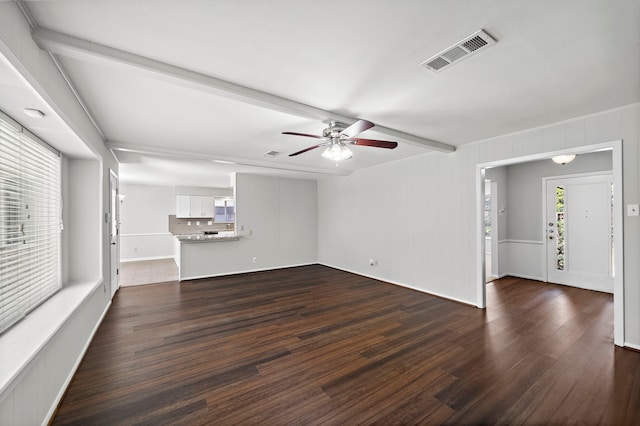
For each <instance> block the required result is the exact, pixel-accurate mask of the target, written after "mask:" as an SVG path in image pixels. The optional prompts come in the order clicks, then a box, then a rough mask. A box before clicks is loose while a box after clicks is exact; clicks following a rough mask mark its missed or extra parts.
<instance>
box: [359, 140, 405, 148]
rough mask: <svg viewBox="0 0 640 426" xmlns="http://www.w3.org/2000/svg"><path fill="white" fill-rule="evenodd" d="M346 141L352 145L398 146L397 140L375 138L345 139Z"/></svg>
mask: <svg viewBox="0 0 640 426" xmlns="http://www.w3.org/2000/svg"><path fill="white" fill-rule="evenodd" d="M347 142H349V143H351V144H354V145H361V146H373V147H376V148H387V149H394V148H395V147H397V146H398V142H391V141H379V140H375V139H347Z"/></svg>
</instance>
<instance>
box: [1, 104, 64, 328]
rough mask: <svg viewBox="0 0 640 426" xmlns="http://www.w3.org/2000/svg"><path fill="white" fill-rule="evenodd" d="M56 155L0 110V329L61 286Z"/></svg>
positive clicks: (59, 209) (19, 317)
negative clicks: (0, 112)
mask: <svg viewBox="0 0 640 426" xmlns="http://www.w3.org/2000/svg"><path fill="white" fill-rule="evenodd" d="M60 188H61V184H60V156H59V154H58V153H57V152H53V150H52V149H51V148H50V147H48V146H47V145H45V144H44V143H42V142H40V141H38V139H37V138H36V137H33V136H31V135H30V134H29V133H28V132H27V131H25V130H24V129H23V128H22V127H21V126H20V125H18V124H17V123H15V122H13V120H11V119H8V118H7V117H6V116H4V114H0V333H1V332H3V331H5V330H6V329H7V328H9V327H10V326H11V325H12V324H14V323H15V322H17V321H19V320H20V319H22V318H23V317H24V316H25V315H27V314H28V313H29V312H30V311H31V310H33V309H34V308H35V307H36V306H38V305H39V304H41V303H42V302H43V301H44V300H46V299H47V298H48V297H50V296H51V295H53V294H54V293H55V292H57V291H58V290H59V289H60V288H61V286H62V283H61V276H60V233H61V217H62V214H61V213H62V206H61V204H62V200H61V190H60Z"/></svg>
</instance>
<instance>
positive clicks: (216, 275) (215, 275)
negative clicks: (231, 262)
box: [180, 262, 318, 281]
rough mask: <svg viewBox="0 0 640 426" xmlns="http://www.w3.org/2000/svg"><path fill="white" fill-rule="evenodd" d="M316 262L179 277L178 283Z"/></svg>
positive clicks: (315, 263) (307, 264)
mask: <svg viewBox="0 0 640 426" xmlns="http://www.w3.org/2000/svg"><path fill="white" fill-rule="evenodd" d="M317 264H318V262H309V263H298V264H295V265H282V266H271V267H268V268H256V269H246V270H243V271H232V272H222V273H220V274H212V275H197V276H193V277H181V278H180V281H187V280H199V279H202V278H215V277H225V276H227V275H238V274H248V273H250V272H262V271H273V270H276V269H286V268H295V267H298V266H309V265H317Z"/></svg>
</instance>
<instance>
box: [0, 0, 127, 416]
mask: <svg viewBox="0 0 640 426" xmlns="http://www.w3.org/2000/svg"><path fill="white" fill-rule="evenodd" d="M30 31H31V29H30V27H29V25H28V24H27V22H26V20H25V19H24V17H23V15H22V13H21V12H20V10H19V8H18V5H17V4H16V3H15V2H0V54H1V55H2V56H4V58H6V60H7V61H8V62H10V63H11V65H12V66H13V67H14V68H15V69H16V70H18V72H19V73H20V74H21V76H22V77H23V79H24V81H25V82H26V84H28V85H29V86H31V88H32V89H33V90H34V91H35V92H37V93H38V95H39V96H40V97H41V98H42V99H43V101H44V102H45V103H46V104H47V105H48V107H49V108H50V109H51V110H53V111H54V112H55V113H56V115H58V116H59V117H60V118H61V119H62V120H63V121H64V123H65V125H67V126H68V127H69V128H70V129H71V130H72V131H73V132H74V133H75V134H76V135H77V136H78V140H77V141H76V142H73V143H79V144H83V145H86V147H88V148H89V151H90V152H91V153H92V154H90V155H88V156H87V158H84V159H77V158H72V159H69V158H65V159H64V161H63V175H62V178H63V201H64V207H63V209H64V213H63V218H64V219H65V230H64V232H63V236H62V276H63V278H64V280H65V281H64V282H63V286H64V288H63V290H62V291H61V292H60V293H58V294H57V295H55V296H54V297H53V298H51V299H49V300H48V301H47V302H45V303H44V304H43V305H42V306H41V307H40V308H38V309H36V310H35V311H34V312H33V313H32V314H30V315H29V316H28V317H27V318H25V319H23V320H22V321H21V322H20V323H19V324H18V325H19V327H14V328H12V329H10V330H8V331H7V332H5V333H3V334H2V336H0V347H1V348H2V350H1V351H0V357H2V360H1V361H0V365H1V368H0V424H3V425H5V424H6V425H35V424H43V423H44V424H46V423H47V421H48V419H49V418H50V416H51V415H52V414H53V410H54V409H55V408H56V406H57V403H58V401H59V399H60V398H61V397H62V393H63V391H64V389H65V388H66V385H67V383H68V382H69V380H70V379H71V377H72V375H73V373H74V371H75V368H76V367H77V365H78V363H79V361H80V359H81V357H82V355H83V353H84V350H85V349H86V347H87V345H88V343H89V341H90V339H91V337H92V334H93V332H94V331H95V329H96V327H97V326H98V324H99V322H100V319H101V318H102V315H103V314H104V312H105V310H106V308H107V306H108V304H109V302H110V300H109V293H108V292H107V291H106V290H107V285H106V284H107V283H109V282H110V265H109V226H108V224H107V223H105V222H104V220H103V217H104V213H106V212H107V210H108V206H109V202H108V200H109V191H108V186H109V169H113V170H114V171H115V172H116V173H117V171H118V163H117V161H116V160H115V158H114V157H113V155H112V154H111V153H110V152H109V151H107V150H106V149H105V147H104V143H103V140H102V138H101V136H100V134H99V133H98V132H97V131H96V130H95V128H94V127H93V125H92V124H91V122H90V121H89V120H88V118H87V116H86V114H85V113H84V111H83V110H82V108H81V106H80V105H79V104H78V102H77V100H76V99H75V97H74V95H73V93H72V92H71V90H70V89H69V88H68V87H67V85H66V83H65V81H64V79H63V78H62V76H61V75H60V73H59V72H58V70H57V68H56V67H55V64H54V63H53V61H52V60H51V58H50V57H49V55H48V54H47V53H46V52H43V51H41V50H40V49H38V47H37V46H36V44H35V43H34V42H33V40H32V39H31V34H30ZM1 106H2V99H1V98H0V107H1ZM63 154H65V153H64V152H63ZM89 157H91V158H89ZM42 324H46V325H47V327H43V326H42ZM16 330H17V331H16Z"/></svg>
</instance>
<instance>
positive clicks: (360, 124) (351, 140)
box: [282, 120, 398, 161]
mask: <svg viewBox="0 0 640 426" xmlns="http://www.w3.org/2000/svg"><path fill="white" fill-rule="evenodd" d="M373 126H374V124H373V123H372V122H370V121H367V120H358V121H356V122H355V123H353V124H352V125H350V126H347V125H346V124H345V123H341V122H339V121H330V122H329V127H327V128H326V129H324V130H323V132H322V136H318V135H309V134H307V133H298V132H282V134H283V135H294V136H306V137H309V138H316V139H321V140H323V141H324V142H322V143H319V144H318V145H313V146H310V147H309V148H305V149H303V150H302V151H298V152H294V153H293V154H289V157H294V156H296V155H300V154H302V153H305V152H307V151H311V150H312V149H316V148H320V147H321V146H326V147H327V148H326V149H325V150H324V152H323V153H322V156H323V157H324V158H327V159H329V160H333V161H341V160H347V159H349V158H351V156H352V155H353V153H352V152H351V150H350V149H349V148H348V147H347V145H361V146H372V147H375V148H387V149H394V148H395V147H397V146H398V143H397V142H390V141H380V140H375V139H362V138H356V137H355V136H356V135H358V134H360V133H361V132H364V131H365V130H367V129H370V128H372V127H373Z"/></svg>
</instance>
